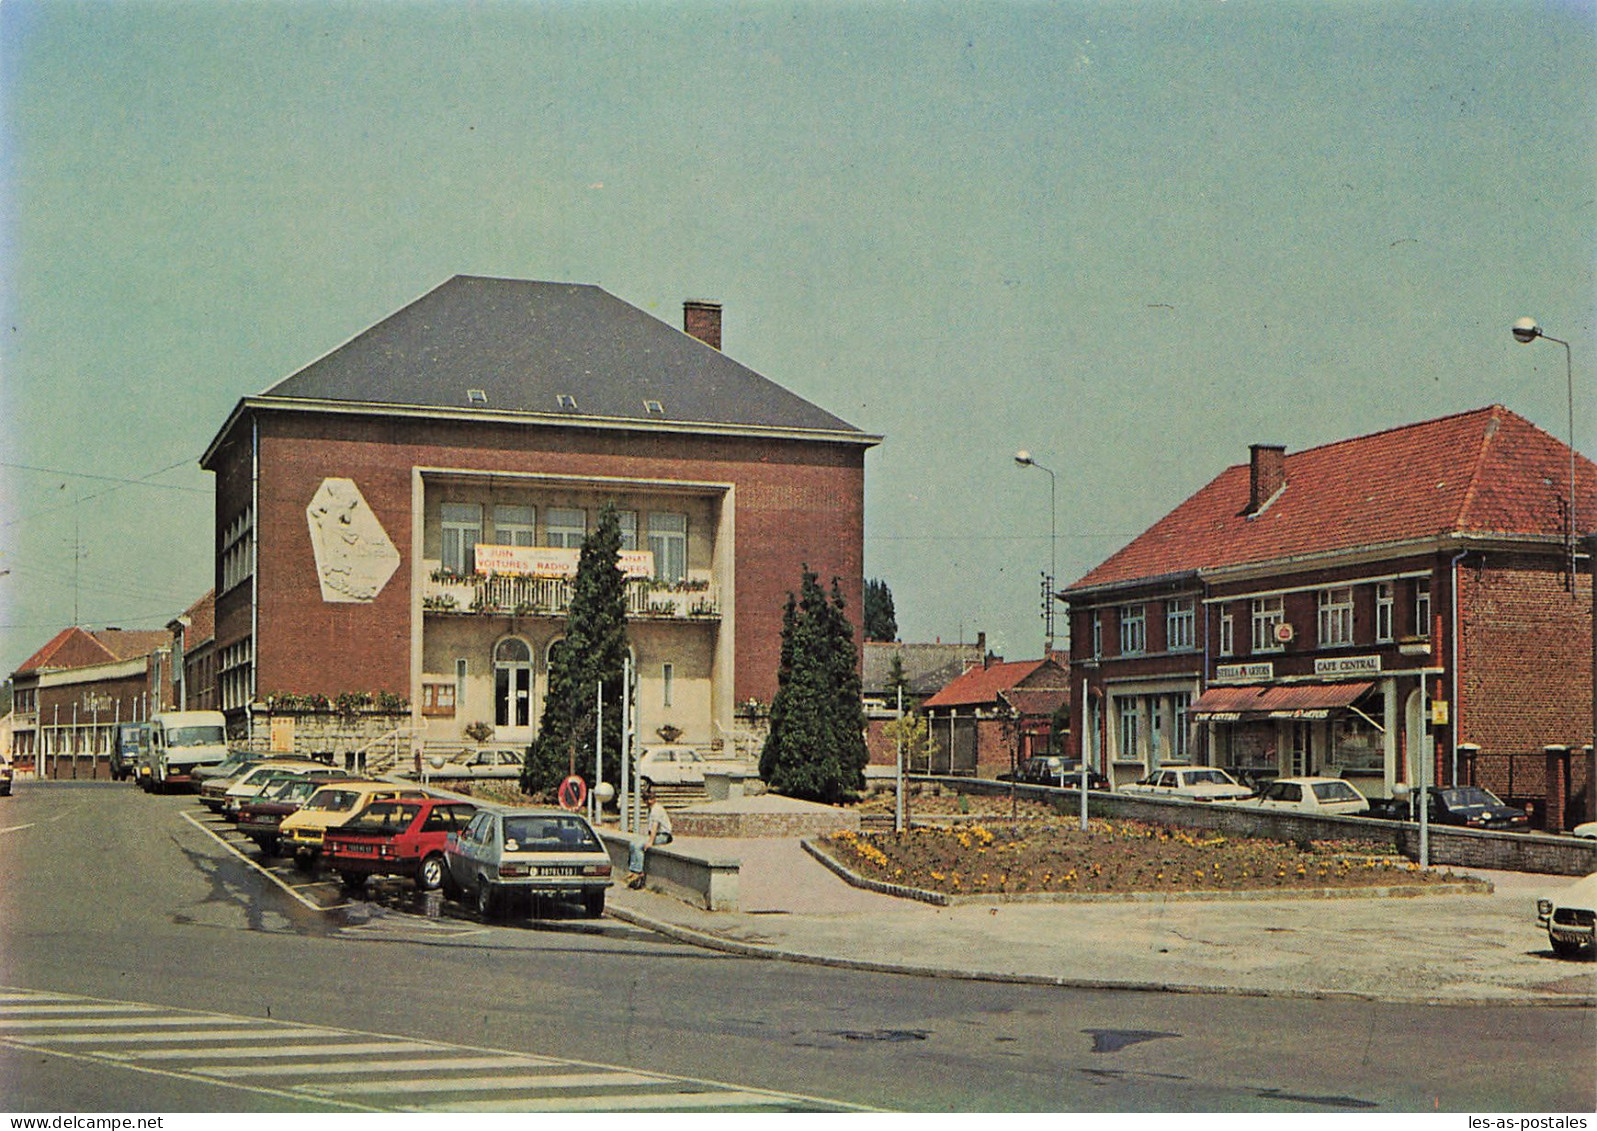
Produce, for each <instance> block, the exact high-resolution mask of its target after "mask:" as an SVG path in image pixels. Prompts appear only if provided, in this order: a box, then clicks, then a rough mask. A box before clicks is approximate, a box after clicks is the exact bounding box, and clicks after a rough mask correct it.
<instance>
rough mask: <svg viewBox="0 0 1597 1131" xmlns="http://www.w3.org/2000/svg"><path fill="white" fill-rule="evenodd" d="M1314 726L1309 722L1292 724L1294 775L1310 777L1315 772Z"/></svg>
mask: <svg viewBox="0 0 1597 1131" xmlns="http://www.w3.org/2000/svg"><path fill="white" fill-rule="evenodd" d="M1315 772H1316V771H1315V765H1314V728H1313V727H1311V726H1310V725H1309V724H1308V723H1293V724H1292V776H1293V777H1298V778H1301V777H1308V776H1312V775H1313V774H1314V773H1315Z"/></svg>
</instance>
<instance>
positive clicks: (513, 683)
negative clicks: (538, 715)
mask: <svg viewBox="0 0 1597 1131" xmlns="http://www.w3.org/2000/svg"><path fill="white" fill-rule="evenodd" d="M494 737H495V738H497V739H499V740H500V741H512V742H513V741H525V740H527V739H530V738H531V737H532V649H531V648H530V647H528V645H527V642H526V641H525V640H522V639H520V638H519V637H515V636H507V637H506V638H505V639H503V640H501V641H500V642H499V643H498V644H496V645H494Z"/></svg>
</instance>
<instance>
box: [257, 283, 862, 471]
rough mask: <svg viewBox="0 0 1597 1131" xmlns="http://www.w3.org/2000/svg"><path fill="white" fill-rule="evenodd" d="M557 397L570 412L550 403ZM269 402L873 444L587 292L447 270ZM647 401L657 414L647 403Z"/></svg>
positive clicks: (608, 298)
mask: <svg viewBox="0 0 1597 1131" xmlns="http://www.w3.org/2000/svg"><path fill="white" fill-rule="evenodd" d="M470 390H480V391H481V393H482V394H483V396H482V397H477V396H474V395H473V394H471V393H470V392H469V391H470ZM562 396H564V397H570V398H572V399H573V400H574V401H575V407H571V406H570V405H562V403H561V400H560V398H561V397H562ZM280 398H281V399H294V400H308V401H331V402H348V403H351V404H361V405H371V406H401V407H405V408H422V409H445V410H448V409H458V410H461V411H468V412H487V413H495V414H499V413H508V414H536V415H538V416H540V417H554V418H558V417H569V418H574V422H575V421H577V420H586V421H590V422H592V421H602V422H606V423H611V422H617V421H644V422H648V423H651V424H657V425H659V424H665V425H671V424H675V425H692V424H708V425H716V426H730V427H733V428H743V427H748V428H762V429H777V430H781V431H789V430H796V431H805V432H808V431H820V432H830V433H852V434H854V435H853V436H852V437H840V438H844V439H854V438H855V437H857V442H861V443H874V442H875V440H876V437H872V436H867V435H866V434H865V433H863V432H860V430H859V429H857V428H855V427H854V426H853V425H851V424H849V423H847V422H846V421H843V420H841V419H839V418H838V417H836V416H833V415H832V414H831V413H829V412H826V411H825V410H823V409H821V408H818V407H816V406H815V405H813V404H811V403H810V402H808V401H806V400H804V399H803V398H802V397H799V396H796V395H794V394H793V393H790V392H788V391H787V390H786V389H784V388H782V387H781V386H780V385H777V384H776V383H775V382H773V381H770V380H768V379H767V378H765V377H762V376H761V375H760V374H758V373H756V372H754V370H752V369H750V368H748V367H747V366H745V365H741V364H739V363H738V362H736V361H733V360H732V359H731V358H729V357H727V356H726V355H725V354H723V353H721V352H720V351H719V350H716V349H712V348H711V347H709V346H707V345H705V344H704V343H703V342H700V341H698V340H697V339H696V338H693V337H691V336H689V335H688V334H686V333H684V332H683V331H681V330H678V329H676V328H675V327H673V326H671V325H668V324H667V323H665V322H662V321H660V320H659V319H658V318H655V317H654V316H653V315H651V314H647V313H645V312H644V311H642V310H639V309H638V308H637V307H635V306H632V305H630V304H629V303H626V302H623V301H621V300H620V299H618V298H616V297H615V296H614V295H611V294H609V293H607V292H606V291H603V290H601V289H600V288H598V287H596V286H592V285H586V284H576V283H543V282H533V281H528V280H520V279H489V278H482V277H478V276H470V275H457V276H455V277H454V278H452V279H450V280H449V281H448V282H446V283H444V284H442V285H441V286H439V287H437V288H436V289H435V290H433V291H431V292H429V293H428V294H426V295H423V296H422V297H421V298H419V299H417V300H416V301H415V302H413V303H411V304H410V305H409V306H406V307H405V308H403V309H402V310H400V311H399V312H397V313H395V314H393V315H391V316H389V317H388V318H385V319H383V320H382V321H381V322H379V323H377V324H376V325H375V326H373V327H371V328H370V329H368V330H366V331H364V332H363V333H361V334H360V335H358V336H357V337H355V338H354V339H352V340H351V341H349V342H348V343H346V344H345V345H343V346H340V347H339V348H338V349H335V350H333V351H332V352H331V353H329V354H328V355H327V356H325V357H323V358H322V359H321V360H319V361H316V362H314V363H312V364H310V365H308V366H306V367H305V368H304V369H302V370H300V371H299V372H298V373H295V374H294V375H293V376H292V377H289V378H287V379H286V380H283V381H281V382H279V383H278V384H277V385H275V386H273V387H272V388H271V389H269V390H267V392H266V393H264V394H263V395H262V397H261V398H258V400H259V401H265V402H270V401H271V400H273V399H280ZM648 401H656V402H658V403H659V406H660V409H661V410H662V411H660V412H651V411H649V410H648V409H647V408H646V407H645V402H648Z"/></svg>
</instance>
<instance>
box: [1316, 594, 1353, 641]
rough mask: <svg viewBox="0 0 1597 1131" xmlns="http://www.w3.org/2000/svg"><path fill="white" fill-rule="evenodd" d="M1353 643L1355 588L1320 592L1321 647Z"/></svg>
mask: <svg viewBox="0 0 1597 1131" xmlns="http://www.w3.org/2000/svg"><path fill="white" fill-rule="evenodd" d="M1351 643H1353V587H1352V586H1350V585H1344V586H1339V587H1337V588H1335V589H1322V590H1320V646H1321V647H1322V648H1323V647H1327V646H1331V645H1337V644H1351Z"/></svg>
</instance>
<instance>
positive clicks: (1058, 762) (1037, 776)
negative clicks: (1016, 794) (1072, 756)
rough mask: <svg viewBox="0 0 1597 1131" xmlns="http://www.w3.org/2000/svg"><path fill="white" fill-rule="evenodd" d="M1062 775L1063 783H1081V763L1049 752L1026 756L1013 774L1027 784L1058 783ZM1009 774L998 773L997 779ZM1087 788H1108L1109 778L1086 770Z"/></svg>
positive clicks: (1069, 784)
mask: <svg viewBox="0 0 1597 1131" xmlns="http://www.w3.org/2000/svg"><path fill="white" fill-rule="evenodd" d="M1061 774H1063V775H1064V785H1065V786H1066V787H1067V788H1074V787H1076V786H1079V785H1080V784H1081V763H1080V762H1072V761H1067V760H1066V759H1064V758H1061V757H1059V756H1058V755H1054V754H1050V755H1045V756H1040V757H1036V758H1026V759H1024V760H1023V761H1022V762H1021V763H1020V767H1019V769H1017V770H1016V771H1015V773H1014V775H1013V777H1014V780H1015V781H1018V782H1024V783H1026V784H1027V785H1059V784H1060V775H1061ZM1010 777H1011V775H1009V774H999V775H998V780H999V781H1008V780H1009V779H1010ZM1087 788H1088V789H1102V790H1107V789H1108V788H1109V779H1108V778H1106V777H1104V776H1103V775H1102V774H1100V773H1099V772H1098V771H1097V770H1088V771H1087Z"/></svg>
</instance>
